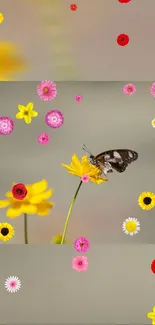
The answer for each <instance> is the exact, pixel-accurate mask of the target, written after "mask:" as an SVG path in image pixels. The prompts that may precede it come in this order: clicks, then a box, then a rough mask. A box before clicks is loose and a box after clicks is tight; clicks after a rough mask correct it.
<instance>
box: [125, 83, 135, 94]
mask: <svg viewBox="0 0 155 325" xmlns="http://www.w3.org/2000/svg"><path fill="white" fill-rule="evenodd" d="M123 92H124V94H125V95H128V96H131V95H133V94H134V93H135V92H136V87H135V85H133V84H128V85H125V86H124V88H123Z"/></svg>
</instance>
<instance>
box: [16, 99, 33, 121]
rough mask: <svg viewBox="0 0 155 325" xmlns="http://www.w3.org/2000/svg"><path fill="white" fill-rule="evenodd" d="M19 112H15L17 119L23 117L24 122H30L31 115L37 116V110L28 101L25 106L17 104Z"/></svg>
mask: <svg viewBox="0 0 155 325" xmlns="http://www.w3.org/2000/svg"><path fill="white" fill-rule="evenodd" d="M18 109H19V111H20V112H19V113H17V114H16V118H17V119H22V118H23V119H24V121H25V123H26V124H30V123H31V121H32V117H36V116H38V112H36V111H34V110H33V103H28V104H27V105H26V106H23V105H18Z"/></svg>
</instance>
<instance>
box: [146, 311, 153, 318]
mask: <svg viewBox="0 0 155 325" xmlns="http://www.w3.org/2000/svg"><path fill="white" fill-rule="evenodd" d="M147 317H148V318H150V319H153V318H155V313H153V312H150V313H147Z"/></svg>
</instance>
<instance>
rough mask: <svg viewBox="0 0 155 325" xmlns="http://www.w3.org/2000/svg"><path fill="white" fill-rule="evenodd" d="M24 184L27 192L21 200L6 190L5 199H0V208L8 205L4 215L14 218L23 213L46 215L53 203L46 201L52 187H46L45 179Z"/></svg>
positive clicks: (51, 192)
mask: <svg viewBox="0 0 155 325" xmlns="http://www.w3.org/2000/svg"><path fill="white" fill-rule="evenodd" d="M13 185H15V184H13ZM25 186H26V189H27V191H28V193H27V195H26V197H25V198H24V199H23V200H16V199H15V198H14V197H13V195H12V192H7V193H6V194H5V196H6V197H7V199H6V200H1V201H0V208H6V207H8V209H7V211H6V216H7V217H9V218H16V217H19V216H20V215H22V214H24V213H26V214H37V215H39V216H46V215H48V214H49V213H50V209H51V208H52V207H53V205H54V203H52V202H48V201H47V200H48V199H49V198H50V197H51V195H52V194H53V191H52V189H47V188H48V183H47V181H46V180H45V179H43V180H42V181H40V182H37V183H34V184H31V185H25Z"/></svg>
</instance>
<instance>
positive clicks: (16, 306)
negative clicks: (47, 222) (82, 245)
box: [0, 244, 155, 325]
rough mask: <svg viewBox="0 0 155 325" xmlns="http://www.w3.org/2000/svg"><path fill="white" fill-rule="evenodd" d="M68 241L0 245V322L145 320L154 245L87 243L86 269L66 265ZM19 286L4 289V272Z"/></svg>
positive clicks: (69, 253) (72, 253)
mask: <svg viewBox="0 0 155 325" xmlns="http://www.w3.org/2000/svg"><path fill="white" fill-rule="evenodd" d="M75 255H76V253H75V251H74V250H73V248H72V247H70V246H68V245H63V247H60V246H37V247H36V246H33V245H32V246H5V247H4V249H3V250H2V249H1V272H0V297H1V317H0V323H1V324H16V325H17V324H20V325H22V324H26V325H27V324H31V325H32V324H44V325H46V324H52V325H54V324H66V325H68V324H69V325H71V324H72V325H74V324H76V325H80V324H92V325H98V324H102V325H103V324H107V325H108V324H141V325H142V324H143V325H144V324H150V323H151V320H148V319H147V317H146V314H147V312H149V311H152V307H153V305H154V277H155V275H154V274H153V273H151V271H150V263H151V261H152V259H154V245H147V246H146V245H138V244H137V245H124V246H122V245H121V246H120V245H117V246H114V245H108V246H107V245H93V244H92V246H91V248H90V251H89V252H88V254H87V255H88V258H89V269H88V270H87V272H85V273H78V272H75V271H73V270H72V268H71V260H72V257H73V256H75ZM10 275H16V276H18V277H19V278H20V279H21V281H22V287H21V289H20V291H19V292H18V293H16V294H9V293H8V292H6V291H5V289H4V281H5V278H6V277H7V276H10Z"/></svg>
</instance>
